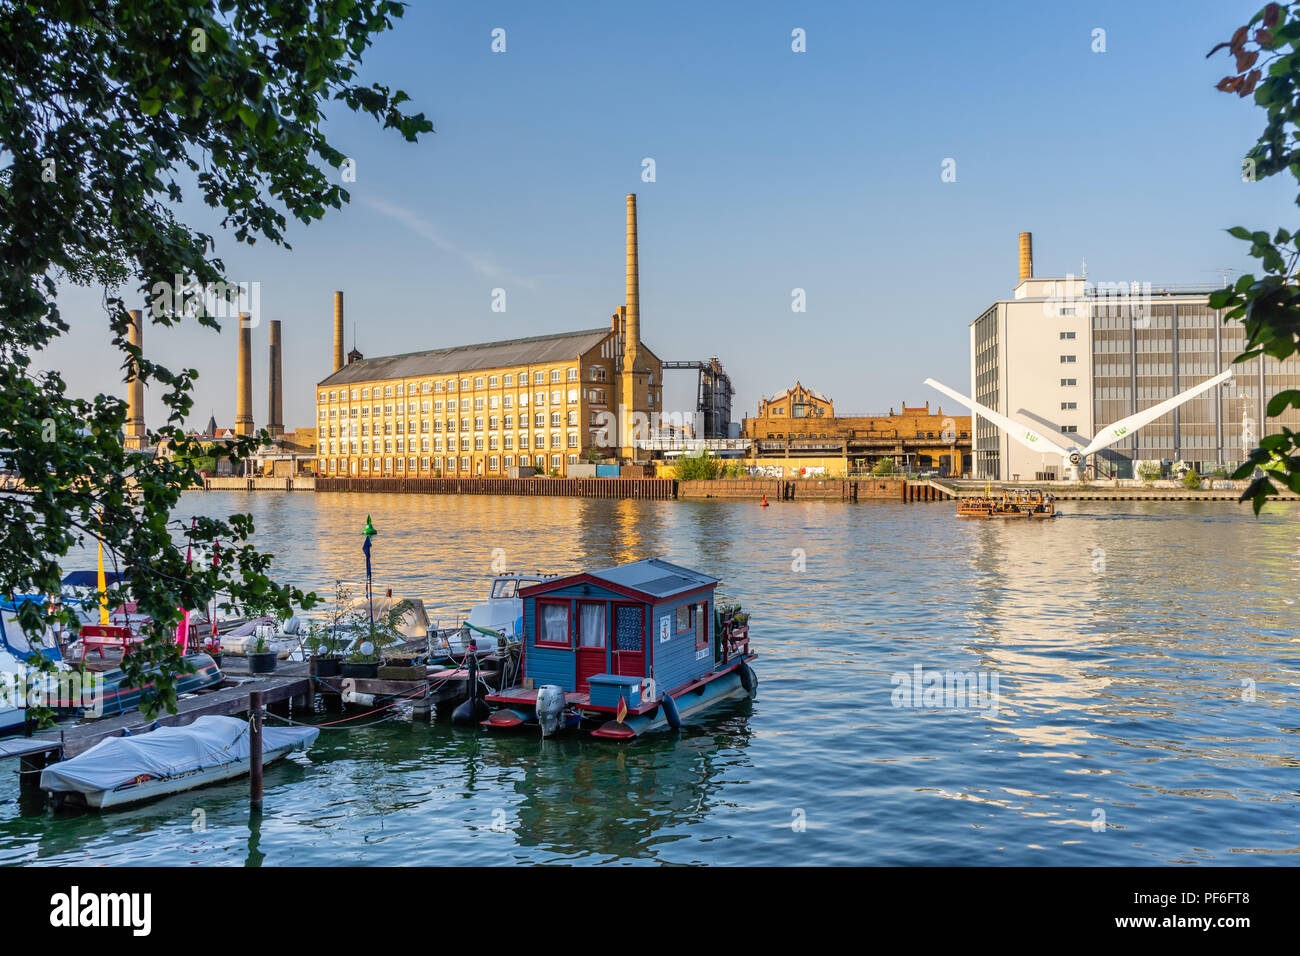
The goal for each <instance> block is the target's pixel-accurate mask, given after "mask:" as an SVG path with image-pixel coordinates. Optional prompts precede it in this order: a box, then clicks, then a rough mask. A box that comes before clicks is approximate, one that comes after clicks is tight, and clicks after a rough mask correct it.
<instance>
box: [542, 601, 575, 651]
mask: <svg viewBox="0 0 1300 956" xmlns="http://www.w3.org/2000/svg"><path fill="white" fill-rule="evenodd" d="M537 615H538V628H537V646H538V647H564V648H568V647H571V646H572V645H571V640H570V638H569V602H568V601H541V600H539V601H538V602H537Z"/></svg>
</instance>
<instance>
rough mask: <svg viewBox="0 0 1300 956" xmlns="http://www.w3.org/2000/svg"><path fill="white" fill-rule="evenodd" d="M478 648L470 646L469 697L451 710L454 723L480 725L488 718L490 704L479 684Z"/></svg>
mask: <svg viewBox="0 0 1300 956" xmlns="http://www.w3.org/2000/svg"><path fill="white" fill-rule="evenodd" d="M477 651H478V648H477V646H475V645H474V644H471V645H470V646H469V697H468V698H466V699H465V700H463V701H461V702H460V703H459V704H457V705H456V709H455V710H453V711H452V712H451V722H452V723H453V724H470V725H478V724H481V723H482V722H483V721H485V720H487V718H488V705H487V704H486V703H484V701H483V695H482V691H481V689H480V688H479V685H478V654H477Z"/></svg>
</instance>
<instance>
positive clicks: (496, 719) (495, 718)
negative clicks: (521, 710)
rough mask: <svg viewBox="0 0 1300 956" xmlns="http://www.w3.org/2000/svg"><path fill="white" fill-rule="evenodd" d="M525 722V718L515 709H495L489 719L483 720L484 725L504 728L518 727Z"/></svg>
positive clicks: (499, 728)
mask: <svg viewBox="0 0 1300 956" xmlns="http://www.w3.org/2000/svg"><path fill="white" fill-rule="evenodd" d="M523 722H524V719H523V718H522V717H520V716H519V715H518V714H516V713H515V712H514V711H513V710H498V711H495V712H494V713H493V714H492V716H491V717H489V718H488V719H487V720H485V721H483V726H484V727H492V728H496V729H498V730H502V729H507V728H512V727H518V726H519V725H520V724H522V723H523Z"/></svg>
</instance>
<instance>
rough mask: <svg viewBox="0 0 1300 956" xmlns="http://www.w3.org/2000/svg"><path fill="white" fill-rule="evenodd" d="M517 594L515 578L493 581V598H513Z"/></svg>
mask: <svg viewBox="0 0 1300 956" xmlns="http://www.w3.org/2000/svg"><path fill="white" fill-rule="evenodd" d="M514 596H515V581H514V579H506V580H501V581H493V582H492V597H493V598H512V597H514Z"/></svg>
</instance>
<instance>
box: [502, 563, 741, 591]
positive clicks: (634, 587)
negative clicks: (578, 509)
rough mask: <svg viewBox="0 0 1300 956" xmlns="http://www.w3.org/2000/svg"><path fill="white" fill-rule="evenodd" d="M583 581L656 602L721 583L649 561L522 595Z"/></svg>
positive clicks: (551, 582)
mask: <svg viewBox="0 0 1300 956" xmlns="http://www.w3.org/2000/svg"><path fill="white" fill-rule="evenodd" d="M580 581H595V582H598V583H603V584H608V585H610V586H612V587H613V588H615V589H617V590H620V591H624V592H636V593H637V594H644V595H647V596H649V597H652V598H667V597H672V596H674V595H676V594H685V593H686V592H688V591H695V590H698V589H700V588H705V587H712V586H714V585H716V584H717V583H718V579H717V578H711V577H709V576H708V575H707V574H700V573H699V572H698V571H692V570H690V568H683V567H681V566H680V565H677V564H671V563H669V562H667V561H663V560H660V559H659V558H647V559H646V560H644V561H633V562H631V563H630V564H619V565H615V566H614V567H612V568H606V569H605V570H603V571H586V572H583V573H581V574H572V575H568V576H567V577H560V578H547V579H546V580H545V581H543V582H541V583H540V584H533V585H529V587H528V588H526V589H525V588H520V589H519V593H520V594H521V595H524V596H528V595H529V594H542V593H545V592H547V591H552V590H558V589H560V588H565V587H569V586H570V585H572V584H576V583H578V582H580Z"/></svg>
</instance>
